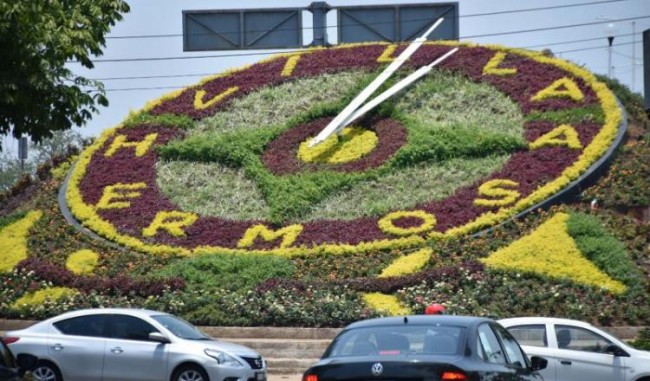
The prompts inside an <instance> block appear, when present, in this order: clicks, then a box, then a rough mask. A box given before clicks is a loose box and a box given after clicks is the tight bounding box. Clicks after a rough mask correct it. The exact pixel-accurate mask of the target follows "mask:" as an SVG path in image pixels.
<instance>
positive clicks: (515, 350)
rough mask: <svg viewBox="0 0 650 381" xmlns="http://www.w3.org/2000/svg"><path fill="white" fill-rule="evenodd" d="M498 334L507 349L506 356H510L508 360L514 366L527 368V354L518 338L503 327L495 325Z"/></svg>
mask: <svg viewBox="0 0 650 381" xmlns="http://www.w3.org/2000/svg"><path fill="white" fill-rule="evenodd" d="M494 328H495V330H496V332H497V335H499V338H500V339H501V344H503V348H504V349H505V351H506V356H507V357H508V362H509V363H510V364H512V365H513V366H516V367H519V368H526V367H527V366H528V363H527V360H526V355H525V354H524V352H523V351H522V350H521V348H520V347H519V344H518V343H517V340H515V338H514V337H513V336H512V335H511V334H510V332H508V331H506V330H505V328H502V327H496V326H495V327H494Z"/></svg>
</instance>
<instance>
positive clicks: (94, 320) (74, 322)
mask: <svg viewBox="0 0 650 381" xmlns="http://www.w3.org/2000/svg"><path fill="white" fill-rule="evenodd" d="M105 321H106V315H105V314H97V315H86V316H79V317H74V318H70V319H65V320H60V321H57V322H56V323H54V324H53V325H54V327H56V329H58V330H59V331H60V332H61V333H63V334H65V335H75V336H91V337H102V336H104V324H105Z"/></svg>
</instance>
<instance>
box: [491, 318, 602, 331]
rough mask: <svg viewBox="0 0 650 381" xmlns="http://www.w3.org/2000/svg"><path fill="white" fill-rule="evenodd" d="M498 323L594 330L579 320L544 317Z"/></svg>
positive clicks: (501, 320)
mask: <svg viewBox="0 0 650 381" xmlns="http://www.w3.org/2000/svg"><path fill="white" fill-rule="evenodd" d="M498 322H499V323H500V324H501V325H503V326H512V325H521V324H546V323H552V324H560V325H563V324H564V325H575V326H578V327H584V328H594V326H593V325H592V324H589V323H587V322H584V321H581V320H574V319H565V318H557V317H545V316H523V317H513V318H507V319H500V320H498Z"/></svg>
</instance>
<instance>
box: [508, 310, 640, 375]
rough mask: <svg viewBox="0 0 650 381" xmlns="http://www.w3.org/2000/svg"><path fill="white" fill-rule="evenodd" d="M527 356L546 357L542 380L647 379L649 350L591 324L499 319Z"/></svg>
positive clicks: (548, 320)
mask: <svg viewBox="0 0 650 381" xmlns="http://www.w3.org/2000/svg"><path fill="white" fill-rule="evenodd" d="M499 323H501V325H503V326H504V327H505V328H506V329H508V331H510V333H512V335H513V336H514V337H515V338H516V339H517V341H518V342H519V344H520V345H521V347H522V349H523V350H524V351H525V352H526V354H527V355H528V356H542V357H544V358H546V359H547V360H548V366H547V367H546V369H544V370H542V371H540V373H541V374H542V376H544V380H546V381H650V352H646V351H641V350H638V349H634V348H632V347H630V346H629V345H626V344H625V343H623V342H622V341H621V340H618V339H617V338H615V337H614V336H612V335H610V334H608V333H607V332H604V331H602V330H600V329H598V328H596V327H594V326H593V325H591V324H588V323H585V322H581V321H578V320H571V319H559V318H548V317H519V318H511V319H503V320H499Z"/></svg>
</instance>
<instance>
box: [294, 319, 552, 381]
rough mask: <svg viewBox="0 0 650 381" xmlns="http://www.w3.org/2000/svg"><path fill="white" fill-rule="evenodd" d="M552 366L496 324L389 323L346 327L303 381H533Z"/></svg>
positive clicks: (381, 321) (444, 321)
mask: <svg viewBox="0 0 650 381" xmlns="http://www.w3.org/2000/svg"><path fill="white" fill-rule="evenodd" d="M546 365H547V361H546V360H545V359H544V358H541V357H535V356H534V357H532V358H531V360H530V361H529V360H528V357H527V356H526V355H525V354H524V352H523V351H522V350H521V348H520V347H519V344H518V343H517V341H516V340H515V339H514V338H513V337H512V335H511V334H510V333H508V331H507V330H506V329H505V328H503V327H502V326H501V325H499V324H498V323H497V322H495V321H494V320H491V319H487V318H480V317H470V316H448V315H442V316H441V315H437V316H436V315H419V316H405V317H388V318H379V319H370V320H363V321H359V322H356V323H353V324H350V325H348V326H347V327H345V328H344V329H343V331H341V333H340V334H339V335H338V336H336V338H335V339H334V340H333V341H332V343H331V344H330V346H329V347H328V348H327V350H326V351H325V353H324V354H323V357H322V358H321V359H320V360H319V361H318V362H317V363H316V364H314V365H313V366H312V367H311V368H309V369H307V371H306V372H305V373H304V375H303V381H334V380H336V381H347V380H363V381H389V380H390V381H439V380H445V381H452V380H454V381H462V380H467V381H470V380H471V381H479V380H491V381H496V380H507V381H515V380H526V381H528V380H542V377H541V376H540V375H539V374H538V372H537V371H538V370H540V369H544V368H545V367H546Z"/></svg>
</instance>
